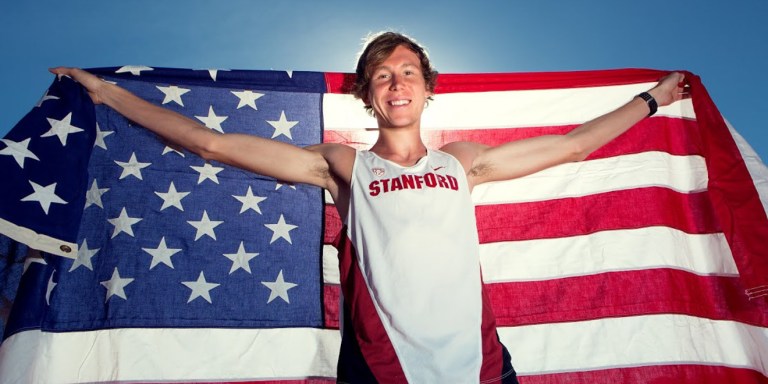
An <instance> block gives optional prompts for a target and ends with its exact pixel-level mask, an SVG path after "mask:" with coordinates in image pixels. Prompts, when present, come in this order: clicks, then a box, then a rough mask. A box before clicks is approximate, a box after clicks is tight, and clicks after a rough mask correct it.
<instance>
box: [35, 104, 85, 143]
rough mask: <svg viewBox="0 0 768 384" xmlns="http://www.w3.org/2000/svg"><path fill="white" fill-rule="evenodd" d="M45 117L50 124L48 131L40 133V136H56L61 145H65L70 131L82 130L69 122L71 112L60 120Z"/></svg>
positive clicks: (70, 120)
mask: <svg viewBox="0 0 768 384" xmlns="http://www.w3.org/2000/svg"><path fill="white" fill-rule="evenodd" d="M46 119H47V120H48V124H50V125H51V129H49V130H48V132H46V133H43V134H42V135H40V137H51V136H57V137H58V138H59V141H61V145H63V146H66V145H67V137H68V136H69V134H70V133H77V132H82V131H83V130H82V129H80V128H78V127H75V126H74V125H72V124H70V122H72V112H70V113H68V114H67V115H66V116H64V118H63V119H61V120H56V119H51V118H50V117H48V118H46Z"/></svg>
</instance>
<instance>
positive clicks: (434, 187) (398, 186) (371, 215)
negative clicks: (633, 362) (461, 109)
mask: <svg viewBox="0 0 768 384" xmlns="http://www.w3.org/2000/svg"><path fill="white" fill-rule="evenodd" d="M52 72H54V73H56V74H63V75H68V76H71V77H73V78H74V79H75V80H77V81H78V82H80V83H81V84H82V85H83V86H84V87H85V88H86V89H87V90H88V92H89V94H90V96H91V98H92V99H93V101H94V102H95V103H103V104H106V105H108V106H110V107H111V108H113V109H115V110H116V111H118V112H119V113H121V114H123V115H124V116H126V117H127V118H128V119H130V120H133V121H135V122H136V123H138V124H140V125H142V126H144V127H146V128H147V129H149V130H151V131H153V132H155V133H157V134H158V135H160V136H162V137H164V138H165V139H167V140H169V141H171V142H174V143H176V144H178V145H180V146H182V147H185V148H186V149H188V150H190V151H192V152H194V153H196V154H198V155H200V156H202V157H203V158H205V159H207V160H216V161H220V162H223V163H227V164H230V165H233V166H237V167H240V168H242V169H245V170H248V171H251V172H255V173H259V174H263V175H268V176H272V177H274V178H277V179H280V180H284V181H287V182H294V183H307V184H311V185H316V186H319V187H322V188H325V189H327V190H328V191H329V193H330V194H331V196H332V197H333V199H334V202H335V203H336V207H337V209H338V210H339V214H340V216H341V218H342V220H343V223H344V230H342V232H341V234H340V237H339V239H337V241H336V246H337V248H338V249H339V265H340V270H341V271H340V272H341V286H342V295H343V305H342V308H343V317H344V318H343V321H342V324H343V325H342V343H341V353H340V357H339V363H338V372H337V374H338V380H339V382H348V383H374V382H386V383H405V382H411V383H477V382H482V383H515V382H517V379H516V375H515V371H514V370H513V369H512V364H511V362H510V357H509V354H508V353H507V351H506V348H505V347H504V346H503V345H502V344H501V343H500V341H499V339H498V336H497V334H496V324H495V319H494V316H493V313H492V312H491V309H490V307H489V305H488V302H487V299H486V296H485V294H484V287H483V284H482V278H481V272H480V265H479V259H478V257H479V245H478V236H477V228H476V225H475V216H474V207H473V205H472V201H471V198H470V193H471V191H472V189H473V188H474V187H475V186H476V185H479V184H482V183H485V182H489V181H496V180H506V179H512V178H516V177H521V176H525V175H528V174H531V173H534V172H537V171H539V170H542V169H545V168H548V167H551V166H554V165H557V164H562V163H566V162H571V161H580V160H582V159H584V158H585V157H586V156H587V155H588V154H589V153H591V152H592V151H594V150H595V149H597V148H599V147H600V146H602V145H604V144H605V143H607V142H608V141H610V140H612V139H613V138H615V137H616V136H618V135H620V134H621V133H623V132H625V131H626V130H627V129H629V128H630V127H631V126H632V125H634V124H635V123H637V122H638V121H640V120H642V119H643V118H644V117H645V116H648V115H650V114H653V113H654V112H655V111H656V108H657V106H663V105H667V104H670V103H672V102H674V101H676V100H679V99H680V98H681V91H682V88H681V87H680V83H681V82H682V81H683V76H682V75H681V74H678V73H672V74H670V75H668V76H666V77H665V78H663V79H662V80H661V81H660V82H659V84H658V85H657V86H655V87H654V88H652V89H650V90H649V91H648V92H644V93H641V94H640V95H638V97H635V98H633V99H632V100H630V101H629V102H628V103H626V104H625V105H623V106H622V107H620V108H618V109H616V110H615V111H613V112H610V113H608V114H606V115H603V116H600V117H598V118H596V119H594V120H592V121H589V122H587V123H585V124H583V125H582V126H580V127H578V128H576V129H574V130H572V131H571V132H569V133H568V134H566V135H551V136H540V137H535V138H530V139H525V140H519V141H515V142H510V143H506V144H503V145H500V146H497V147H490V146H486V145H482V144H478V143H469V142H456V143H450V144H447V145H445V146H444V147H442V148H439V149H432V148H427V147H426V146H425V145H424V143H423V141H422V139H421V117H422V113H423V111H424V108H425V106H426V105H427V103H428V102H429V100H430V99H431V98H432V95H433V92H434V89H435V84H436V79H437V72H436V71H435V70H434V69H433V68H432V66H431V64H430V62H429V59H428V57H427V55H426V53H425V51H424V49H423V48H422V47H421V46H419V45H418V44H416V43H415V42H414V41H413V40H411V39H410V38H408V37H406V36H404V35H401V34H398V33H392V32H386V33H382V34H380V35H378V36H376V37H375V38H374V39H372V40H371V41H370V42H369V44H368V45H367V46H366V49H365V50H364V51H363V53H362V55H361V57H360V59H359V61H358V66H357V80H356V84H355V90H354V93H355V95H356V96H357V97H358V98H360V99H361V100H362V101H363V102H364V104H365V108H366V109H368V110H369V112H370V113H372V114H373V116H375V118H376V121H377V124H378V128H379V137H378V139H377V141H376V142H375V144H374V145H373V146H372V147H371V148H370V149H369V150H364V151H358V150H355V149H353V148H351V147H348V146H345V145H341V144H331V143H325V144H319V145H313V146H309V147H305V148H299V147H295V146H292V145H290V144H285V143H280V142H276V141H272V140H269V139H264V138H259V137H255V136H248V135H241V134H221V133H219V132H216V131H213V130H210V129H208V128H206V127H204V126H202V125H200V124H199V123H197V122H195V121H193V120H190V119H188V118H186V117H184V116H181V115H178V114H176V113H174V112H171V111H169V110H166V109H163V108H161V107H159V106H156V105H152V104H150V103H147V102H146V101H144V100H141V99H139V98H138V97H136V96H134V95H133V94H131V93H129V92H128V91H126V90H124V89H122V88H120V87H118V86H116V85H114V84H109V83H106V82H103V81H101V80H99V79H98V78H96V77H95V76H93V75H91V74H89V73H87V72H85V71H83V70H80V69H76V68H55V69H53V70H52ZM467 113H472V111H467Z"/></svg>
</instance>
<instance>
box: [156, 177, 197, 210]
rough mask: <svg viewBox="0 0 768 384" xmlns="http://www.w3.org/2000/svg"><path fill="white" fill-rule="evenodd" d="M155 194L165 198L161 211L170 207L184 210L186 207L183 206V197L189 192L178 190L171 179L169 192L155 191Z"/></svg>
mask: <svg viewBox="0 0 768 384" xmlns="http://www.w3.org/2000/svg"><path fill="white" fill-rule="evenodd" d="M155 195H158V196H160V198H161V199H163V206H162V207H160V210H161V211H162V210H164V209H166V208H168V207H176V208H178V209H179V211H184V207H182V206H181V199H183V198H184V197H186V196H187V195H189V192H177V191H176V187H175V186H174V185H173V181H171V185H170V186H169V187H168V192H155Z"/></svg>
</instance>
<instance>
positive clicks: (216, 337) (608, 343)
mask: <svg viewBox="0 0 768 384" xmlns="http://www.w3.org/2000/svg"><path fill="white" fill-rule="evenodd" d="M499 336H500V337H501V340H502V342H503V343H504V344H505V345H506V346H507V348H508V349H509V351H510V354H511V355H512V363H513V365H514V366H515V369H516V370H517V371H518V373H519V374H520V375H521V376H527V375H536V374H543V373H554V372H571V371H586V370H593V369H605V368H617V367H638V366H653V365H667V364H670V365H671V364H705V365H718V366H728V367H742V368H747V369H753V370H755V371H757V372H760V373H762V374H763V375H766V374H768V372H766V371H767V370H768V368H767V367H768V329H766V328H762V327H756V326H751V325H747V324H743V323H739V322H734V321H723V320H710V319H702V318H697V317H692V316H684V315H647V316H634V317H621V318H605V319H598V320H590V321H581V322H568V323H551V324H538V325H528V326H520V327H501V328H499ZM339 337H340V335H339V332H338V331H337V330H317V329H306V328H293V329H269V330H238V329H113V330H103V331H88V332H66V333H45V332H40V331H37V330H34V331H25V332H22V333H19V334H16V335H14V336H11V337H10V338H9V339H7V340H6V341H5V342H4V343H3V344H2V346H1V347H0V382H3V383H28V382H47V383H86V382H104V381H108V382H116V381H129V382H130V381H163V380H169V381H179V380H181V381H203V380H208V381H238V380H270V379H299V378H306V377H334V376H335V372H336V368H335V366H336V360H337V359H338V350H339ZM48 356H58V357H59V358H57V359H49V358H47V357H48Z"/></svg>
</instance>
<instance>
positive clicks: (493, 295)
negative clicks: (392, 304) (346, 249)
mask: <svg viewBox="0 0 768 384" xmlns="http://www.w3.org/2000/svg"><path fill="white" fill-rule="evenodd" d="M92 71H93V72H94V73H96V74H98V75H99V76H101V77H103V78H104V79H105V80H106V81H113V82H116V83H117V84H119V85H120V86H122V87H124V88H126V89H129V90H130V91H132V92H134V93H136V94H138V95H140V96H142V97H143V98H145V99H147V100H149V101H150V102H152V103H155V104H158V105H163V106H165V107H167V108H170V109H172V110H174V111H177V112H179V113H182V114H184V115H186V116H188V117H190V118H192V119H195V120H197V121H200V122H201V124H204V125H206V126H207V127H209V128H210V129H215V130H218V131H221V132H226V133H230V132H239V133H249V134H254V135H259V136H264V137H268V138H273V139H275V140H280V141H284V142H288V143H292V144H295V145H299V146H306V145H311V144H316V143H319V142H322V141H325V142H339V143H345V144H348V145H351V146H354V147H357V148H367V147H368V146H370V144H371V143H372V142H373V140H375V137H376V134H377V132H376V130H375V128H374V127H375V121H374V120H373V119H372V118H371V117H369V116H368V115H367V114H366V113H365V111H364V110H363V108H362V103H361V102H360V101H359V100H355V99H354V98H352V97H351V96H350V95H348V94H347V90H348V88H349V84H350V83H351V81H352V80H353V77H352V75H350V74H340V73H316V72H298V71H296V72H280V71H235V70H233V71H213V70H210V71H209V70H181V69H166V68H150V67H143V66H130V67H122V68H101V69H95V70H92ZM663 74H664V73H663V72H661V71H654V70H634V69H633V70H611V71H590V72H571V73H523V74H465V75H450V74H449V75H441V76H440V78H439V84H438V89H437V96H436V97H435V100H434V101H433V102H431V103H430V105H429V106H428V108H427V109H426V112H425V115H424V120H423V125H422V126H423V130H424V133H423V136H424V140H425V141H426V142H427V145H428V146H429V147H432V148H437V147H439V146H441V145H442V144H444V143H448V142H452V141H457V140H467V141H477V142H483V143H487V144H491V145H494V144H500V143H503V142H507V141H510V140H518V139H521V138H525V137H531V136H535V135H541V134H547V133H564V132H567V131H568V130H569V129H572V128H573V127H575V126H577V125H578V124H579V123H581V122H584V121H586V120H589V119H591V118H593V117H596V116H599V115H600V114H603V113H605V112H608V111H610V110H612V109H614V108H616V107H618V106H620V105H621V104H623V103H624V102H626V101H628V100H629V99H630V98H632V97H633V96H634V95H635V94H637V93H639V92H641V91H644V90H647V89H648V88H650V87H651V86H653V84H654V83H655V81H656V80H657V79H658V78H660V77H661V76H662V75H663ZM687 80H688V81H689V83H690V92H691V94H692V98H690V99H685V100H683V101H681V102H678V103H675V104H673V105H671V106H668V107H664V108H661V109H660V110H659V113H658V114H657V115H656V116H654V117H652V118H649V119H645V120H643V121H642V122H641V123H639V124H638V125H637V126H635V127H634V128H632V129H631V130H630V131H629V132H627V133H626V134H624V135H622V136H621V137H619V138H618V139H617V140H615V141H614V142H612V143H610V144H608V145H607V146H605V147H604V148H602V149H600V150H598V151H597V152H595V153H594V154H592V155H591V156H590V157H589V158H588V159H587V160H586V161H584V162H581V163H574V164H567V165H562V166H558V167H555V168H552V169H549V170H546V171H543V172H539V173H537V174H534V175H531V176H528V177H524V178H521V179H517V180H512V181H506V182H497V183H490V184H487V185H483V186H480V187H477V188H476V189H475V191H474V193H473V199H474V201H475V203H476V205H477V210H476V212H477V220H478V230H479V235H480V240H481V243H482V244H481V255H480V258H481V263H482V268H483V273H484V280H485V282H486V284H488V287H489V293H490V300H491V302H492V305H493V308H494V311H495V313H496V316H497V318H498V323H499V326H500V328H499V334H500V337H501V338H502V341H503V342H504V343H505V345H506V346H507V347H508V348H509V349H510V352H511V354H512V360H513V364H514V366H515V368H516V369H517V371H518V372H519V374H520V381H521V382H522V383H562V382H586V381H590V382H612V383H613V382H626V383H636V382H670V383H677V382H696V383H708V382H713V383H714V382H718V383H720V382H738V383H763V382H768V368H766V367H768V304H767V303H766V300H765V297H763V296H765V295H766V294H768V287H766V284H768V282H766V280H768V247H766V246H765V245H764V243H763V239H764V238H766V237H768V219H766V204H767V202H768V187H767V185H768V170H766V167H765V166H764V165H763V164H762V162H761V161H760V159H759V158H757V156H756V155H755V154H754V153H753V152H752V151H751V149H750V148H749V146H748V145H747V144H746V143H745V142H744V141H743V140H742V139H741V138H740V137H739V136H738V134H737V133H735V131H733V130H732V129H730V127H728V126H727V123H726V122H725V121H724V120H723V119H722V117H721V116H720V115H719V112H717V109H716V107H715V106H714V104H713V103H712V100H711V99H710V97H709V96H708V94H707V92H706V90H705V89H704V87H703V85H702V84H701V81H700V79H699V78H698V77H696V76H695V75H693V74H690V73H688V74H687ZM2 143H3V145H0V167H1V168H0V169H2V172H3V176H4V179H5V180H6V182H4V187H3V188H2V189H0V201H2V203H0V232H2V233H3V234H5V235H7V236H8V237H9V238H10V239H13V241H15V242H20V243H23V244H26V245H28V246H29V247H30V250H27V248H26V247H25V246H21V245H18V244H17V243H14V242H11V241H8V240H6V241H4V242H2V245H3V247H4V249H3V256H4V257H3V260H4V261H3V262H5V263H6V268H5V270H9V271H16V270H18V271H19V272H18V274H21V277H20V278H19V280H20V281H19V282H18V284H16V283H13V288H15V287H16V286H18V288H17V289H8V288H9V287H10V286H11V285H10V283H8V282H9V281H10V282H13V281H15V280H14V278H13V276H10V277H7V278H6V280H7V281H4V282H3V283H2V284H3V285H4V289H3V294H4V295H6V296H7V298H6V302H7V303H6V304H5V306H6V307H8V308H10V306H11V304H10V303H11V302H12V308H10V309H8V310H7V311H0V313H7V315H6V316H7V319H5V321H6V324H5V332H4V340H3V342H2V344H1V345H0V381H2V382H35V381H42V382H70V383H74V382H115V381H123V382H160V381H174V382H200V381H205V382H232V381H238V382H240V381H246V382H248V381H250V382H263V381H266V382H281V383H286V382H297V383H309V382H331V381H333V380H334V376H335V365H336V358H337V354H338V346H339V332H338V325H339V324H338V305H339V298H338V297H339V287H338V268H337V265H336V253H335V250H334V249H333V247H331V246H330V245H329V244H330V243H332V242H333V240H334V238H335V237H336V235H337V234H338V232H339V230H340V221H339V219H338V215H337V214H336V211H335V209H334V208H333V207H332V204H333V201H331V199H330V198H329V197H328V196H325V195H324V194H323V191H322V190H320V189H318V188H314V187H309V186H305V185H289V184H285V183H281V182H280V181H279V180H274V179H271V178H267V177H262V176H259V175H254V174H250V173H248V172H244V171H241V170H238V169H236V168H232V167H229V166H227V165H223V164H220V163H216V162H208V163H207V162H205V161H204V160H203V159H201V158H199V157H197V156H195V155H193V154H190V153H186V152H183V151H177V150H176V149H174V148H170V147H168V146H167V145H166V143H164V142H163V141H162V140H159V139H158V138H157V137H156V136H154V135H153V134H151V133H149V132H148V131H146V130H144V129H143V128H141V127H137V126H135V125H134V124H133V123H132V122H130V121H128V120H126V119H125V118H123V117H122V116H120V115H118V114H117V113H115V112H114V111H112V110H111V109H109V108H108V107H105V106H93V104H92V103H91V102H90V99H89V98H88V96H87V95H86V94H85V93H84V91H83V90H82V89H81V88H80V87H79V86H78V85H77V84H76V83H74V82H73V81H71V80H70V79H68V78H66V77H64V78H60V79H55V80H54V82H53V85H52V86H51V88H50V89H49V90H48V91H47V92H45V94H44V95H43V97H42V98H41V100H40V101H39V103H38V104H37V105H36V106H34V107H33V108H32V111H31V112H30V113H29V114H28V115H27V116H26V117H25V118H24V119H22V120H21V121H20V122H19V124H18V125H17V126H16V127H15V128H14V129H13V130H12V131H10V132H9V133H8V135H7V136H6V137H5V138H4V139H2ZM254 156H258V154H254ZM34 249H39V250H40V252H38V251H35V250H34ZM11 275H12V274H11ZM6 291H9V293H6ZM10 291H15V292H10Z"/></svg>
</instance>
